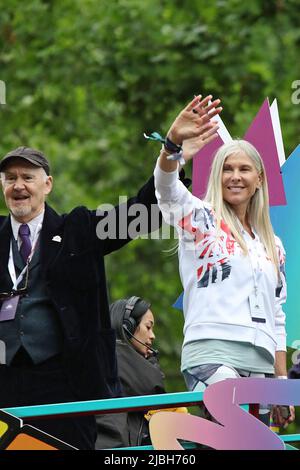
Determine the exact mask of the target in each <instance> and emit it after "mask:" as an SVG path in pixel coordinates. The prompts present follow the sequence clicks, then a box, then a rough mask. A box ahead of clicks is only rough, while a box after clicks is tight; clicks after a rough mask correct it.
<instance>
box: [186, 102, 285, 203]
mask: <svg viewBox="0 0 300 470" xmlns="http://www.w3.org/2000/svg"><path fill="white" fill-rule="evenodd" d="M244 139H245V140H248V141H249V142H251V144H253V145H254V147H255V148H257V150H258V151H259V153H260V154H261V156H262V158H263V161H264V164H265V167H266V172H267V178H268V185H269V197H270V206H284V205H286V203H287V202H286V197H285V191H284V186H283V180H282V175H281V170H280V164H279V157H278V152H277V146H276V140H275V135H274V129H273V124H272V117H271V112H270V106H269V100H268V98H266V99H265V101H264V103H263V105H262V106H261V108H260V110H259V111H258V113H257V115H256V116H255V118H254V120H253V121H252V124H251V125H250V127H249V129H248V131H247V132H246V134H245V137H244ZM223 143H224V142H223V140H222V138H221V137H220V136H218V137H217V138H216V139H215V140H213V141H212V142H211V143H210V144H208V145H207V146H205V147H204V148H203V149H201V150H200V151H199V152H198V153H197V155H196V156H195V157H194V160H193V194H194V195H195V196H197V197H199V198H200V199H201V198H203V197H204V195H205V193H206V188H207V182H208V177H209V173H210V167H211V163H212V161H213V157H214V155H215V153H216V151H217V150H218V148H219V147H221V145H223Z"/></svg>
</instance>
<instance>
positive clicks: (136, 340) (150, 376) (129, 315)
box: [96, 296, 186, 449]
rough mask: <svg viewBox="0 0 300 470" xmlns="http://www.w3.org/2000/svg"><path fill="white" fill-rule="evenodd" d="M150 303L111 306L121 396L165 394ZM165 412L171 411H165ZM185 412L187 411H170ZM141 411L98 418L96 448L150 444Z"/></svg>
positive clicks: (135, 299)
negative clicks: (155, 344)
mask: <svg viewBox="0 0 300 470" xmlns="http://www.w3.org/2000/svg"><path fill="white" fill-rule="evenodd" d="M150 306H151V304H150V303H149V302H147V301H146V300H144V299H142V298H140V297H135V296H133V297H130V298H128V299H120V300H117V301H116V302H114V303H113V304H112V305H111V306H110V315H111V326H112V328H114V329H115V331H116V337H117V348H116V351H117V362H118V370H119V377H120V380H121V384H122V387H123V396H126V397H129V396H138V395H154V394H157V393H158V394H159V393H165V388H164V374H163V372H162V371H161V369H160V367H159V363H158V358H157V356H158V351H157V350H156V349H153V347H152V343H153V341H154V339H155V335H154V331H153V329H154V316H153V313H152V311H151V310H150ZM168 411H170V410H169V409H168ZM172 411H182V412H185V411H186V409H181V408H178V409H172ZM150 417H151V412H149V413H148V414H147V415H146V416H145V414H144V411H137V412H128V413H113V414H107V415H100V416H97V428H98V429H97V430H98V437H97V442H96V449H107V448H112V447H114V448H115V447H129V446H139V445H145V444H151V441H150V438H149V430H148V420H149V419H150Z"/></svg>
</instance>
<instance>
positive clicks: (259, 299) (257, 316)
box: [249, 292, 266, 323]
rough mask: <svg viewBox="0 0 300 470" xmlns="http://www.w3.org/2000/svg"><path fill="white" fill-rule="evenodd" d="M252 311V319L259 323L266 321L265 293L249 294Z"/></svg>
mask: <svg viewBox="0 0 300 470" xmlns="http://www.w3.org/2000/svg"><path fill="white" fill-rule="evenodd" d="M249 304H250V313H251V318H252V321H254V322H257V323H266V315H265V312H264V302H263V295H262V293H261V292H257V294H255V293H253V294H250V295H249Z"/></svg>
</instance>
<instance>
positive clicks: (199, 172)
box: [193, 135, 224, 199]
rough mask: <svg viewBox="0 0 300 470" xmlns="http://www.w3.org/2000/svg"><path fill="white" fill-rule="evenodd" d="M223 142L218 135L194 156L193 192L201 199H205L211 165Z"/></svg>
mask: <svg viewBox="0 0 300 470" xmlns="http://www.w3.org/2000/svg"><path fill="white" fill-rule="evenodd" d="M223 143H224V142H223V140H222V139H221V137H220V136H219V135H218V137H217V138H216V139H215V140H213V141H212V142H210V143H209V144H208V145H206V146H205V147H204V148H203V149H201V150H200V151H199V152H198V153H197V155H196V156H195V157H194V158H193V194H194V196H197V197H199V198H200V199H203V197H204V195H205V193H206V187H207V182H208V176H209V173H210V167H211V164H212V161H213V158H214V156H215V153H216V151H217V150H218V148H219V147H221V145H223Z"/></svg>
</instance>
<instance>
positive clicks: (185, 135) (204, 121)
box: [167, 95, 222, 151]
mask: <svg viewBox="0 0 300 470" xmlns="http://www.w3.org/2000/svg"><path fill="white" fill-rule="evenodd" d="M201 98H202V97H201V95H198V96H195V98H194V99H193V100H192V101H191V102H190V103H189V104H188V105H187V106H186V107H185V108H184V109H183V110H182V111H181V112H180V113H179V115H178V116H177V117H176V119H175V121H174V122H173V124H172V125H171V127H170V129H169V132H168V134H167V135H168V137H169V139H170V140H171V141H172V142H174V143H175V144H178V145H182V143H183V142H184V141H185V140H187V139H192V138H197V137H200V136H201V135H204V134H207V132H209V131H210V130H212V129H213V128H214V127H216V123H214V122H212V121H211V119H212V118H213V117H214V116H216V115H217V114H219V113H220V112H221V111H222V107H218V105H219V104H220V100H219V99H216V100H214V101H213V102H211V103H210V104H209V101H210V100H211V99H212V95H208V96H206V97H205V98H204V99H203V100H201ZM216 130H217V129H215V131H214V132H213V133H212V134H210V135H209V136H207V137H206V138H209V137H211V136H212V135H214V134H215V132H216ZM203 140H204V139H203V138H202V142H203ZM211 140H212V139H211ZM205 143H208V141H206V142H205ZM203 145H204V144H203ZM203 145H202V146H203ZM198 150H199V149H198ZM196 151H197V150H196Z"/></svg>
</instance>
